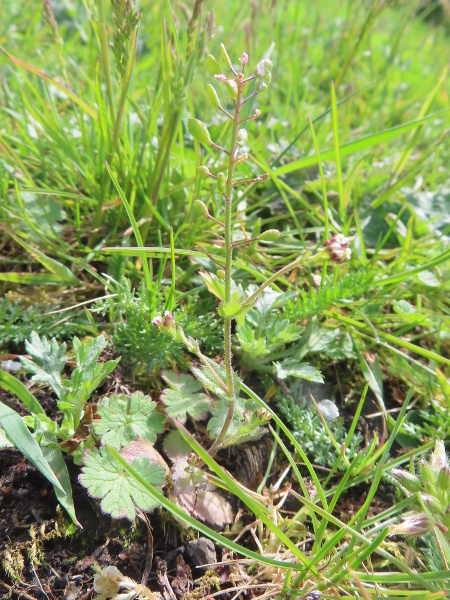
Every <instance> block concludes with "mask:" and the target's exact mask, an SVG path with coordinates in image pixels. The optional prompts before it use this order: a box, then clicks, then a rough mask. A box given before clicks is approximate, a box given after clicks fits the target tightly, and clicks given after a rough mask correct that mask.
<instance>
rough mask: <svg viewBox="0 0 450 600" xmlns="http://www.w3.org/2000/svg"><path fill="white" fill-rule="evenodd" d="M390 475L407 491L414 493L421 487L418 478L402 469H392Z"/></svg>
mask: <svg viewBox="0 0 450 600" xmlns="http://www.w3.org/2000/svg"><path fill="white" fill-rule="evenodd" d="M392 475H393V476H394V477H395V479H396V480H397V481H398V482H399V483H400V485H402V486H403V487H404V488H406V489H407V490H408V492H412V493H414V492H418V491H419V490H421V489H422V486H421V483H420V480H419V478H418V477H416V476H415V475H413V474H412V473H409V472H408V471H403V470H402V469H392Z"/></svg>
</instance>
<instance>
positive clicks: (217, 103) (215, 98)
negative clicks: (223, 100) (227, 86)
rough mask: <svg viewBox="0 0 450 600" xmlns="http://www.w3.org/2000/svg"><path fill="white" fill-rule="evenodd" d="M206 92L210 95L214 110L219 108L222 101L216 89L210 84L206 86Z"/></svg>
mask: <svg viewBox="0 0 450 600" xmlns="http://www.w3.org/2000/svg"><path fill="white" fill-rule="evenodd" d="M206 91H207V93H208V98H209V101H210V102H211V104H212V105H213V106H214V108H219V106H220V100H219V96H218V95H217V92H216V90H215V88H214V87H213V86H212V85H211V84H210V83H208V85H207V86H206Z"/></svg>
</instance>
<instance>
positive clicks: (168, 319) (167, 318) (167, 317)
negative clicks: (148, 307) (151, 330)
mask: <svg viewBox="0 0 450 600" xmlns="http://www.w3.org/2000/svg"><path fill="white" fill-rule="evenodd" d="M164 327H175V319H174V318H173V315H172V313H171V312H170V311H168V310H166V312H165V313H164Z"/></svg>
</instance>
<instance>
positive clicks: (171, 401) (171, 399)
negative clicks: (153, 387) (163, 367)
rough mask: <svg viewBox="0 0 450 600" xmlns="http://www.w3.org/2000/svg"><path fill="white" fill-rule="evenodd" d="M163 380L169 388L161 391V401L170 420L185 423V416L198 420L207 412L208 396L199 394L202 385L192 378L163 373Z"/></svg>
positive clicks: (168, 372) (169, 372) (171, 372)
mask: <svg viewBox="0 0 450 600" xmlns="http://www.w3.org/2000/svg"><path fill="white" fill-rule="evenodd" d="M163 379H164V380H165V381H166V383H167V384H168V385H169V386H170V388H171V389H165V390H163V392H162V394H161V401H162V402H163V404H164V405H165V407H166V413H167V415H168V416H169V417H170V418H172V419H178V421H180V422H181V423H185V422H186V419H187V415H189V416H191V417H192V418H193V419H195V420H199V419H201V418H202V417H204V415H205V414H206V413H207V412H209V399H208V396H207V395H206V394H204V393H201V392H200V390H201V389H202V385H201V383H199V382H198V381H197V380H196V379H194V377H192V376H191V375H181V374H179V375H177V374H176V373H174V372H173V371H164V373H163Z"/></svg>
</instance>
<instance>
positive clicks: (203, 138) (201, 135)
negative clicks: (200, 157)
mask: <svg viewBox="0 0 450 600" xmlns="http://www.w3.org/2000/svg"><path fill="white" fill-rule="evenodd" d="M188 129H189V131H190V132H191V134H192V136H193V137H195V139H197V140H198V141H199V142H203V143H204V144H210V143H211V135H210V133H209V131H208V128H207V127H206V125H205V124H204V123H202V122H201V121H199V120H198V119H189V121H188Z"/></svg>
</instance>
